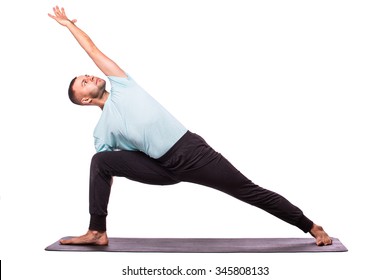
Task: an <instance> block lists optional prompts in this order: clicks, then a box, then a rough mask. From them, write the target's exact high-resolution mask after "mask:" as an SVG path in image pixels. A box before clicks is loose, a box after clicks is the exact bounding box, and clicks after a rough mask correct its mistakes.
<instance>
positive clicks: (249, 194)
mask: <svg viewBox="0 0 390 280" xmlns="http://www.w3.org/2000/svg"><path fill="white" fill-rule="evenodd" d="M53 12H54V15H52V14H49V16H50V17H51V18H53V19H55V20H56V21H57V22H58V23H59V24H61V25H62V26H65V27H67V28H68V30H69V31H70V32H71V33H72V35H73V36H74V37H75V38H76V40H77V42H78V43H79V44H80V46H81V47H82V48H83V49H84V50H85V51H86V53H87V54H88V55H89V56H90V57H91V59H92V60H93V62H94V63H95V64H96V66H97V67H98V68H99V69H100V70H101V71H102V72H103V73H104V74H105V75H106V76H107V78H108V79H109V81H110V83H111V90H110V92H108V91H107V90H106V87H105V86H106V82H105V81H104V80H103V79H100V78H97V77H94V76H89V75H83V76H78V77H76V78H75V79H73V80H72V82H71V84H70V86H69V98H70V99H71V101H72V102H73V103H75V104H78V105H94V106H98V107H100V108H101V109H102V115H101V117H100V120H99V122H98V124H97V126H96V128H95V131H94V138H95V148H96V151H97V153H96V154H95V155H94V156H93V158H92V161H91V171H90V191H89V211H90V215H91V217H90V225H89V229H88V231H87V233H86V234H85V235H82V236H79V237H74V238H70V239H66V240H61V244H64V245H66V244H93V245H107V244H108V237H107V233H106V217H107V206H108V201H109V196H110V190H111V184H112V178H113V176H121V177H126V178H128V179H130V180H135V181H139V182H143V183H148V184H156V185H168V184H175V183H178V182H192V183H198V184H202V185H205V186H208V187H212V188H214V189H217V190H220V191H222V192H225V193H227V194H229V195H231V196H233V197H236V198H237V199H240V200H242V201H244V202H246V203H249V204H251V205H254V206H256V207H258V208H261V209H263V210H265V211H267V212H268V213H270V214H272V215H274V216H276V217H278V218H280V219H282V220H284V221H286V222H288V223H290V224H292V225H294V226H296V227H298V228H300V229H301V230H302V231H304V232H310V234H311V235H312V236H313V237H314V238H315V240H316V244H317V245H319V246H322V245H330V244H332V240H331V238H330V237H329V236H328V234H327V233H326V232H325V231H324V230H323V228H322V227H321V226H319V225H316V224H314V223H313V222H312V221H311V220H310V219H308V218H307V217H306V216H305V215H304V214H303V213H302V211H301V210H300V209H299V208H298V207H296V206H294V205H293V204H291V203H290V202H289V201H288V200H286V199H285V198H284V197H282V196H281V195H279V194H276V193H274V192H272V191H269V190H266V189H264V188H261V187H259V186H258V185H255V184H254V183H252V182H251V181H250V180H249V179H247V178H246V177H245V176H244V175H243V174H241V173H240V172H239V171H238V170H237V169H236V168H235V167H234V166H232V165H231V164H230V163H229V162H228V161H227V160H226V159H225V158H224V157H223V156H222V155H221V154H219V153H217V152H215V151H214V150H213V149H212V148H211V147H210V146H209V145H208V144H207V143H206V142H205V141H204V140H203V139H202V138H201V137H200V136H198V135H196V134H195V133H192V132H190V131H188V130H187V129H186V128H185V127H184V126H183V125H182V124H181V123H180V122H179V121H177V120H176V119H175V118H174V117H173V116H172V115H171V114H170V113H169V112H168V111H166V110H165V109H164V108H163V107H162V106H161V105H160V104H159V103H158V102H156V101H155V100H154V99H153V98H152V97H151V96H150V95H149V94H148V93H147V92H145V91H144V90H143V89H142V88H141V87H140V86H138V85H137V84H136V82H135V81H134V80H133V79H132V78H131V77H129V76H128V75H127V73H126V72H125V71H123V70H122V69H121V68H120V67H119V66H118V65H117V64H116V63H115V62H114V61H112V60H111V59H109V58H108V57H107V56H106V55H105V54H103V53H102V52H101V51H100V50H99V49H98V48H97V47H96V45H95V44H94V43H93V41H92V40H91V39H90V38H89V36H88V35H87V34H86V33H84V32H83V31H82V30H81V29H80V28H78V27H77V26H76V25H75V23H76V20H69V19H68V17H67V16H66V13H65V10H64V8H61V9H60V8H58V6H57V7H55V8H53Z"/></svg>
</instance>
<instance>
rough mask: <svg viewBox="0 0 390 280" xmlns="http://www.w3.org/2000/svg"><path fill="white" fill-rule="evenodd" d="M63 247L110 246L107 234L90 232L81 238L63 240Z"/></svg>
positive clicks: (61, 241)
mask: <svg viewBox="0 0 390 280" xmlns="http://www.w3.org/2000/svg"><path fill="white" fill-rule="evenodd" d="M60 243H61V244H62V245H99V246H106V245H108V237H107V234H106V232H105V231H104V232H99V231H95V230H93V231H92V230H88V232H87V233H86V234H84V235H81V236H79V237H73V238H70V239H61V240H60Z"/></svg>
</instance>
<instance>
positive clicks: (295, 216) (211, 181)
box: [89, 131, 313, 232]
mask: <svg viewBox="0 0 390 280" xmlns="http://www.w3.org/2000/svg"><path fill="white" fill-rule="evenodd" d="M113 176H119V177H126V178H128V179H130V180H134V181H138V182H142V183H147V184H154V185H170V184H175V183H178V182H192V183H197V184H201V185H205V186H208V187H211V188H214V189H217V190H219V191H222V192H224V193H227V194H229V195H231V196H233V197H235V198H237V199H239V200H242V201H244V202H247V203H249V204H251V205H253V206H256V207H258V208H261V209H263V210H265V211H267V212H268V213H270V214H272V215H275V216H276V217H278V218H280V219H282V220H283V221H285V222H287V223H290V224H292V225H294V226H297V227H298V228H300V229H301V230H303V231H304V232H308V231H309V230H310V229H311V227H312V225H313V222H312V221H311V220H309V219H308V218H307V217H306V216H305V215H304V214H303V213H302V211H301V210H300V209H299V208H298V207H296V206H294V205H293V204H291V203H290V202H289V201H288V200H286V199H285V198H284V197H282V196H281V195H279V194H277V193H275V192H272V191H269V190H267V189H264V188H261V187H259V186H258V185H255V184H254V183H252V182H251V181H250V180H249V179H247V178H246V177H245V176H244V175H243V174H241V173H240V172H239V171H238V170H237V169H236V168H235V167H234V166H233V165H232V164H230V162H228V161H227V160H226V159H225V158H224V157H223V156H222V155H221V154H219V153H217V152H215V151H214V150H213V149H212V148H211V147H210V146H209V145H208V144H207V143H206V142H205V141H204V140H203V139H202V138H201V137H200V136H198V135H196V134H194V133H191V132H189V131H188V132H187V133H186V134H185V135H184V136H183V137H182V138H181V139H180V140H179V141H178V142H177V143H176V144H175V145H174V146H173V147H172V148H171V149H170V150H169V151H168V152H167V153H166V154H165V155H163V156H162V157H161V158H159V159H157V160H156V159H152V158H150V157H148V156H147V155H145V154H144V153H141V152H134V151H115V152H101V153H97V154H95V155H94V156H93V158H92V162H91V174H90V193H89V211H90V214H91V220H90V226H89V229H90V230H99V231H105V230H106V216H107V206H108V201H109V197H110V191H111V185H112V178H113Z"/></svg>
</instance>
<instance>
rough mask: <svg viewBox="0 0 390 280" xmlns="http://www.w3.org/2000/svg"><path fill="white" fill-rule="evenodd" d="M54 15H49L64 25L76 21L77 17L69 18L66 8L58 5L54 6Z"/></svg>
mask: <svg viewBox="0 0 390 280" xmlns="http://www.w3.org/2000/svg"><path fill="white" fill-rule="evenodd" d="M53 12H54V15H52V14H48V16H49V17H51V18H52V19H55V20H56V21H57V22H58V23H59V24H61V25H62V26H67V25H68V24H69V23H72V24H73V23H76V22H77V19H73V20H69V19H68V17H67V16H66V13H65V9H64V8H61V9H60V8H59V7H58V6H55V7H54V8H53Z"/></svg>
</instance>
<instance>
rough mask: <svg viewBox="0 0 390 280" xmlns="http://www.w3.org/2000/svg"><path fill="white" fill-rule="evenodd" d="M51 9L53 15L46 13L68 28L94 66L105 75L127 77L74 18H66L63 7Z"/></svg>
mask: <svg viewBox="0 0 390 280" xmlns="http://www.w3.org/2000/svg"><path fill="white" fill-rule="evenodd" d="M53 11H54V15H51V14H48V15H49V17H51V18H52V19H55V20H56V21H57V22H58V23H59V24H61V25H62V26H66V27H67V28H68V29H69V31H70V32H71V33H72V35H73V36H74V37H75V38H76V40H77V42H78V43H79V44H80V46H81V47H82V48H83V49H84V50H85V51H86V52H87V54H88V55H89V56H90V57H91V59H92V60H93V62H94V63H95V64H96V66H97V67H98V68H99V69H100V70H101V71H102V72H103V73H104V74H105V75H106V76H116V77H127V74H126V73H125V72H124V71H123V70H122V69H121V68H120V67H119V66H118V65H117V64H116V63H115V62H114V61H112V60H111V59H110V58H108V57H107V56H106V55H105V54H103V53H102V52H101V51H100V50H99V49H98V48H97V47H96V45H95V44H94V43H93V42H92V40H91V38H90V37H89V36H88V35H87V34H86V33H85V32H84V31H82V30H81V29H80V28H79V27H77V26H76V25H75V24H74V23H75V22H76V20H75V19H74V20H69V19H68V17H67V16H66V13H65V9H64V8H61V9H60V8H59V7H58V6H56V7H54V8H53Z"/></svg>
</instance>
